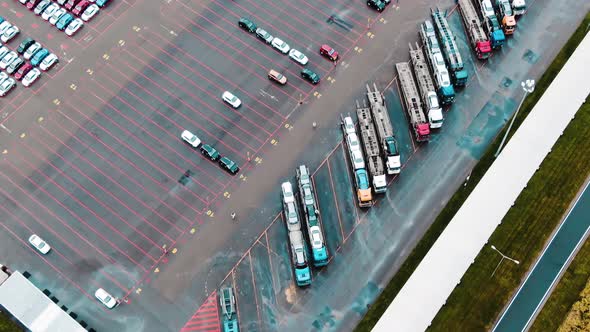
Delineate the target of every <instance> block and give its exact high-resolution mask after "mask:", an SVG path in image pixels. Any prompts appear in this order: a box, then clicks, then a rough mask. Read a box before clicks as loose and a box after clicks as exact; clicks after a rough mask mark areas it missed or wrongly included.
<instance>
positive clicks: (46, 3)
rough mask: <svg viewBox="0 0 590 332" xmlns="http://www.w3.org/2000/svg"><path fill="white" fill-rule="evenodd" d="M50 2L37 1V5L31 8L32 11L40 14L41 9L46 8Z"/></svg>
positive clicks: (45, 0) (47, 0) (46, 0)
mask: <svg viewBox="0 0 590 332" xmlns="http://www.w3.org/2000/svg"><path fill="white" fill-rule="evenodd" d="M50 4H51V1H49V0H41V2H39V3H38V4H37V6H35V9H33V13H35V15H41V13H42V12H43V10H45V9H47V6H49V5H50Z"/></svg>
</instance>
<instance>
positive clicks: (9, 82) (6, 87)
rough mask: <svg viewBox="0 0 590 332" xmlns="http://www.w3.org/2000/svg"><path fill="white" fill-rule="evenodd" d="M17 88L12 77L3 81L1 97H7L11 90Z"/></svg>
mask: <svg viewBox="0 0 590 332" xmlns="http://www.w3.org/2000/svg"><path fill="white" fill-rule="evenodd" d="M3 74H4V73H3ZM15 86H16V81H15V80H14V78H12V77H10V78H7V79H5V80H4V81H2V83H0V97H4V96H6V94H7V93H9V92H10V90H12V88H14V87H15Z"/></svg>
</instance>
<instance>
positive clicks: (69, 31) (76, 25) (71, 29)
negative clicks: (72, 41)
mask: <svg viewBox="0 0 590 332" xmlns="http://www.w3.org/2000/svg"><path fill="white" fill-rule="evenodd" d="M83 26H84V22H83V21H82V20H81V19H79V18H77V19H75V20H73V21H72V22H71V23H70V24H69V25H68V27H67V28H66V35H68V36H73V35H74V34H75V33H76V32H78V30H80V29H81V28H82V27H83Z"/></svg>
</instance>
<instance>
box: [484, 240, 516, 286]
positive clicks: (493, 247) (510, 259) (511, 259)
mask: <svg viewBox="0 0 590 332" xmlns="http://www.w3.org/2000/svg"><path fill="white" fill-rule="evenodd" d="M491 247H492V249H493V250H494V251H496V252H497V253H499V254H500V256H502V259H500V261H499V262H498V265H496V268H495V269H494V272H492V275H490V278H491V277H493V276H494V274H495V273H496V271H497V270H498V268H499V267H500V264H502V262H503V261H504V260H505V259H507V260H509V261H512V262H513V263H516V265H518V264H520V262H519V261H517V260H516V259H514V258H510V257H508V256H506V255H504V254H503V253H502V252H501V251H500V250H498V249H496V247H495V246H494V245H493V244H492V245H491Z"/></svg>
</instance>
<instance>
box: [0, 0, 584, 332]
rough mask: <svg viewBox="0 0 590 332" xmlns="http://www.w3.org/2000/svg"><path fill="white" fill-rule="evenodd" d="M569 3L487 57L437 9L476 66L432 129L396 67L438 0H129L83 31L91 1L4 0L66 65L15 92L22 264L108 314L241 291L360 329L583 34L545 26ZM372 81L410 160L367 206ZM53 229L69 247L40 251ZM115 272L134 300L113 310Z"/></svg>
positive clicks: (135, 321)
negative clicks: (296, 218)
mask: <svg viewBox="0 0 590 332" xmlns="http://www.w3.org/2000/svg"><path fill="white" fill-rule="evenodd" d="M97 2H99V1H97ZM569 2H570V3H571V6H569V7H568V9H567V10H561V11H558V10H555V11H553V10H551V8H553V7H555V6H557V5H555V4H552V3H551V2H549V1H544V0H537V1H535V2H534V3H533V4H532V5H531V6H530V9H529V10H530V11H531V12H532V13H531V15H528V16H526V18H525V19H523V21H522V23H519V28H518V30H517V32H516V33H515V35H514V36H513V37H511V38H512V39H511V40H509V42H508V43H507V45H506V46H505V47H504V48H503V49H502V50H501V51H499V52H497V53H496V54H495V55H494V56H493V57H492V58H491V59H490V60H489V61H488V62H487V63H482V62H479V61H478V60H477V59H475V56H474V55H472V54H471V53H470V49H469V45H468V41H467V40H466V37H465V33H464V29H463V26H462V23H461V19H460V17H459V14H458V11H456V10H455V7H454V2H453V1H442V2H440V3H437V4H436V5H438V6H440V8H441V9H443V10H448V13H449V14H450V16H449V22H450V24H451V26H452V29H453V30H454V32H455V34H456V35H457V42H458V44H459V48H460V50H461V52H462V54H463V55H464V57H465V58H466V61H465V62H466V69H467V71H468V72H469V74H470V77H472V79H471V80H470V82H469V84H468V87H467V88H465V89H464V90H461V91H459V92H458V93H457V101H456V103H455V104H454V105H453V106H452V109H451V111H448V112H447V113H445V124H444V126H443V128H442V129H440V130H438V131H436V132H435V133H433V135H432V139H431V141H430V143H428V144H420V143H417V142H415V141H414V139H413V136H412V133H411V132H410V129H409V126H408V118H407V115H406V113H405V111H404V108H403V106H402V102H401V101H400V90H399V83H398V82H397V80H396V79H395V70H394V64H395V63H396V62H400V61H406V60H407V58H408V49H407V44H408V43H410V42H411V43H414V42H415V41H418V40H419V38H418V34H417V28H418V25H419V24H420V23H421V22H422V21H423V20H424V19H426V18H427V17H428V15H429V8H430V6H431V5H433V4H416V3H401V4H400V3H398V2H397V1H392V3H390V4H389V5H388V6H387V7H386V8H385V10H384V11H383V12H382V13H379V12H377V11H375V10H373V9H371V8H369V7H367V5H366V3H365V2H363V1H361V2H359V3H354V2H350V1H344V0H338V1H323V0H320V1H318V2H314V3H311V2H308V1H303V0H301V1H296V2H288V1H282V2H281V1H279V2H265V1H261V0H235V1H229V0H212V1H207V2H206V1H196V0H177V1H175V0H162V1H145V0H125V1H123V0H111V1H108V2H106V4H105V5H104V6H103V7H99V9H98V10H97V11H96V13H94V12H93V10H92V9H90V10H89V8H94V7H91V6H92V3H91V2H89V3H86V4H84V5H83V7H80V8H78V10H77V11H76V12H78V14H79V16H80V18H81V20H82V21H83V26H82V27H81V28H78V29H79V30H77V31H76V32H75V33H72V36H68V35H67V34H66V33H65V32H66V31H67V26H69V24H71V22H73V21H74V19H75V18H76V17H78V15H77V14H76V13H74V10H76V4H74V3H73V2H72V4H71V5H69V6H71V7H72V8H71V10H67V9H64V10H63V11H64V15H65V13H71V16H72V17H71V22H68V21H70V19H69V18H67V17H66V18H65V19H64V20H63V22H62V23H61V25H60V26H63V28H64V29H63V31H61V30H59V29H58V28H59V27H57V28H56V27H55V26H52V24H51V23H50V21H51V17H48V20H45V19H44V17H43V13H42V11H41V10H40V11H39V12H40V15H36V14H35V11H34V10H35V7H33V6H32V7H33V8H32V10H30V9H28V8H27V7H26V5H24V4H21V3H20V2H19V1H8V0H4V1H0V8H2V11H1V16H2V17H3V18H4V19H5V20H6V21H8V22H10V23H11V24H12V25H15V26H17V27H18V28H19V31H20V32H19V34H17V35H16V36H15V37H14V38H13V39H12V40H10V41H9V42H7V43H3V45H4V44H6V46H7V48H8V50H9V51H14V52H15V53H17V54H18V52H16V51H17V48H18V47H19V45H20V44H21V43H22V42H23V41H25V40H26V38H28V37H29V38H32V39H33V40H34V41H35V43H39V44H40V46H38V47H39V48H44V49H46V50H47V53H48V54H54V55H55V57H56V58H57V59H58V61H56V62H55V63H54V64H53V65H52V66H51V68H49V69H48V70H46V71H45V70H40V76H39V77H38V78H37V79H36V81H35V82H34V83H32V84H31V85H30V87H25V86H24V85H23V83H22V79H21V80H18V79H15V86H14V88H12V90H10V91H9V92H8V93H7V94H6V96H4V97H1V99H0V108H1V110H0V114H1V117H0V119H1V120H0V123H1V128H0V151H1V152H2V160H1V162H0V163H1V167H0V184H1V186H0V193H1V194H2V204H0V216H1V217H2V220H3V222H2V224H1V226H2V229H3V231H2V232H0V257H2V259H1V261H2V262H1V263H2V264H4V265H8V266H10V267H12V269H14V270H17V269H18V270H20V271H28V272H29V273H31V275H32V277H31V280H33V281H34V282H35V284H36V285H37V286H38V287H39V288H41V289H49V290H51V292H52V293H53V294H55V295H56V296H57V297H58V298H59V300H60V303H59V304H60V305H61V304H65V305H67V306H68V307H69V308H72V310H75V311H76V312H77V313H78V314H79V315H80V317H82V318H83V319H84V320H85V321H86V322H88V323H89V324H90V326H92V327H93V328H95V329H96V330H115V329H120V330H129V331H178V330H181V329H182V330H185V331H191V330H203V331H204V330H219V329H220V328H221V325H220V324H221V320H223V315H222V313H221V311H220V310H221V309H220V308H219V306H218V305H217V304H218V303H219V302H218V296H219V288H220V287H227V286H230V287H233V291H234V294H235V302H236V308H235V309H236V315H237V317H238V321H239V325H240V328H241V329H242V330H244V331H275V330H285V331H290V330H298V329H299V327H301V326H304V327H305V329H306V330H314V329H316V330H322V329H325V330H337V329H341V328H344V329H346V328H350V327H351V326H353V324H354V322H355V321H356V320H357V319H359V318H360V317H361V315H362V314H363V313H364V312H365V311H366V308H367V305H368V304H370V302H371V301H372V300H373V299H374V298H375V297H376V296H377V294H378V293H379V290H380V289H381V287H383V282H384V281H385V280H386V279H387V276H390V275H391V271H392V269H393V268H394V267H397V266H399V264H400V263H401V261H402V260H403V257H404V255H407V253H408V252H409V250H410V249H411V247H412V245H413V243H415V241H416V240H417V239H418V238H419V237H420V234H421V233H422V232H423V231H424V230H425V229H426V228H427V226H428V225H429V223H430V222H431V221H432V218H433V217H434V216H435V215H436V211H438V209H439V208H440V207H441V206H442V205H443V202H444V201H446V199H448V197H449V196H450V195H451V193H452V192H453V191H454V189H455V188H456V187H457V186H459V185H461V183H462V181H463V180H464V178H465V176H466V175H467V173H468V168H469V167H470V165H473V163H474V161H475V160H476V159H477V158H478V156H479V155H480V154H481V152H482V151H483V150H485V148H486V146H487V143H488V142H489V141H490V140H491V139H492V138H493V137H494V136H495V135H496V133H497V131H498V130H499V128H500V127H501V126H502V124H503V123H504V121H506V119H507V118H508V117H509V115H510V114H511V112H512V111H513V110H514V107H515V99H516V98H518V96H519V91H518V89H517V87H518V86H519V84H518V83H517V82H519V80H521V79H522V78H523V77H524V75H534V74H536V73H539V72H542V67H543V66H544V65H545V64H546V63H547V62H548V61H549V60H550V59H551V56H552V54H553V53H552V52H553V51H554V50H555V49H557V48H558V46H559V45H560V44H561V43H563V41H564V40H565V38H567V36H568V33H569V30H568V27H566V26H561V25H560V24H556V25H555V26H556V29H555V30H554V31H552V32H546V31H545V29H544V28H542V29H540V28H539V26H540V25H542V21H543V20H544V21H547V20H549V21H555V22H560V20H563V17H565V16H567V15H571V17H575V18H578V16H579V17H580V18H581V14H580V12H582V11H580V8H582V7H584V5H581V4H579V3H577V2H576V1H573V0H572V1H569ZM39 3H40V2H39ZM39 3H37V5H39ZM100 3H103V2H102V1H101V2H100ZM46 5H47V7H49V6H52V5H51V4H46ZM66 5H67V4H66V3H65V2H64V4H63V5H55V6H54V7H56V8H54V9H53V10H55V11H58V10H59V8H57V7H66ZM84 7H85V8H84ZM553 9H555V8H553ZM578 11H579V12H578ZM84 13H86V15H84ZM46 16H48V15H46ZM62 18H63V17H57V18H56V20H55V21H56V23H55V24H56V25H58V24H59V22H60V20H61V19H62ZM84 18H86V19H84ZM48 21H49V22H48ZM66 23H67V24H68V25H65V24H66ZM73 29H74V28H71V29H70V31H72V30H73ZM275 38H276V39H275ZM539 39H543V40H544V41H543V42H540V41H539ZM31 45H33V43H31ZM293 50H295V51H293ZM24 53H25V54H26V52H24ZM25 54H23V55H18V56H19V57H21V58H23V63H25V62H27V63H28V62H31V60H26V61H25ZM31 57H34V55H31ZM42 61H43V59H40V60H39V62H42ZM23 66H25V64H23ZM39 66H40V68H41V69H43V67H42V66H41V64H39ZM33 67H36V66H33ZM20 68H22V67H20ZM304 69H306V71H304ZM271 70H272V72H271ZM3 72H4V71H3ZM302 72H303V73H302ZM24 75H26V74H24ZM10 77H15V76H14V75H12V74H11V76H10ZM367 82H375V83H376V84H377V86H378V88H379V89H380V90H381V91H382V92H383V95H384V97H385V100H386V104H387V109H388V111H389V117H390V118H391V122H392V124H393V127H394V130H395V132H396V138H397V140H398V144H399V148H400V152H401V157H402V163H403V166H402V167H403V169H402V173H401V174H400V175H399V176H388V183H389V189H388V192H387V193H386V194H385V195H383V196H379V197H378V198H377V199H376V204H375V206H374V207H373V208H371V209H360V208H359V207H358V206H357V204H356V197H355V196H356V193H355V188H354V181H355V180H354V174H353V172H351V164H350V161H349V158H348V152H347V146H346V144H345V143H343V142H342V137H343V136H342V132H341V130H340V128H339V126H340V114H341V113H343V114H346V113H354V111H355V107H354V105H355V100H364V98H366V97H365V94H366V90H365V84H366V83H367ZM512 83H514V84H512ZM312 124H313V125H312ZM185 130H187V131H188V132H189V133H187V134H183V132H184V131H185ZM301 164H306V165H308V167H309V168H310V170H311V173H312V178H313V180H314V183H315V186H316V187H315V189H316V193H315V194H316V197H317V201H318V205H319V211H320V216H321V220H322V223H323V227H324V232H325V242H326V245H327V248H328V252H329V253H330V263H329V264H328V265H327V266H325V267H323V268H321V269H315V268H314V269H312V284H311V285H310V286H308V287H307V288H298V287H297V286H295V283H294V281H293V271H292V268H291V266H292V260H291V257H290V252H289V248H288V245H287V228H286V227H285V220H284V215H283V214H282V213H281V204H280V184H281V183H282V182H284V181H286V180H291V181H292V182H293V183H295V181H294V172H295V168H296V167H297V166H299V165H301ZM427 179H432V181H426V180H427ZM230 216H231V217H230ZM32 234H37V235H38V236H39V237H40V238H42V239H43V240H45V241H46V242H47V244H48V245H50V246H51V251H50V252H48V253H47V254H46V255H43V254H42V253H40V252H38V251H36V250H35V249H34V248H33V247H32V246H30V244H29V243H28V239H29V237H30V236H31V235H32ZM375 257H376V258H375ZM369 258H371V259H369ZM351 262H352V263H351ZM98 288H103V289H105V290H106V291H108V292H109V293H110V294H112V295H113V296H114V297H116V298H118V299H119V303H120V305H119V306H117V307H115V308H114V309H112V310H107V309H106V307H104V306H102V305H101V303H100V302H98V301H97V300H96V299H95V291H96V290H97V289H98Z"/></svg>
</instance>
